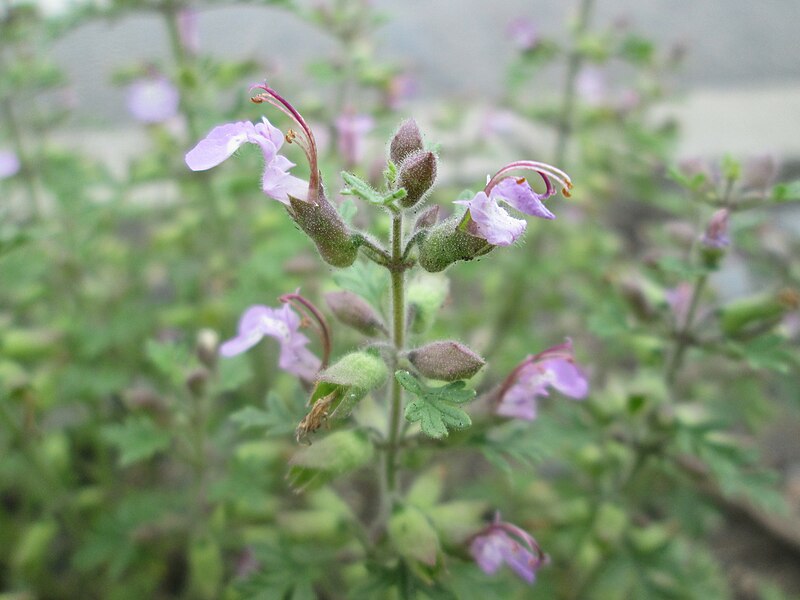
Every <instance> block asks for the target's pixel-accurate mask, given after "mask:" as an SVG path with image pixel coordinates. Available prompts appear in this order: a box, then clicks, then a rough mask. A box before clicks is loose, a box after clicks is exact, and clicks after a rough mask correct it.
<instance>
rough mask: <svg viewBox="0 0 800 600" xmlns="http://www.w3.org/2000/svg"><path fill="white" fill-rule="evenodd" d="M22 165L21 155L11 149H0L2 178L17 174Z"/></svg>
mask: <svg viewBox="0 0 800 600" xmlns="http://www.w3.org/2000/svg"><path fill="white" fill-rule="evenodd" d="M21 166H22V165H21V164H20V162H19V157H18V156H17V155H16V154H14V153H13V152H11V150H0V179H6V178H7V177H12V176H14V175H16V174H17V173H19V170H20V168H21Z"/></svg>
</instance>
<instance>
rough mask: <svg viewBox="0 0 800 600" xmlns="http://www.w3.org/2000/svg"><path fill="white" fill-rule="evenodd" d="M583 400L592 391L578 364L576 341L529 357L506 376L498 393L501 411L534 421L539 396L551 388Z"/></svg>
mask: <svg viewBox="0 0 800 600" xmlns="http://www.w3.org/2000/svg"><path fill="white" fill-rule="evenodd" d="M551 387H552V388H554V389H555V390H556V391H558V392H560V393H561V394H564V395H565V396H569V397H570V398H574V399H576V400H582V399H583V398H585V397H586V395H587V394H588V393H589V383H588V380H587V379H586V375H585V374H584V373H583V371H582V370H581V369H580V368H579V367H578V365H576V364H575V359H574V357H573V354H572V342H571V341H570V340H567V341H566V342H565V343H563V344H560V345H558V346H554V347H552V348H548V349H547V350H545V351H544V352H540V353H539V354H536V355H533V356H529V357H528V358H526V359H525V360H524V361H522V362H521V363H520V364H519V365H517V367H516V368H515V369H514V370H513V371H512V372H511V374H510V375H509V376H508V377H507V378H506V380H505V382H504V383H503V386H502V387H501V389H500V392H499V394H498V396H499V403H498V405H497V410H496V412H497V414H498V415H502V416H504V417H513V418H517V419H523V420H525V421H533V420H534V419H535V418H536V414H537V402H536V399H537V398H539V397H540V396H549V395H550V393H549V388H551Z"/></svg>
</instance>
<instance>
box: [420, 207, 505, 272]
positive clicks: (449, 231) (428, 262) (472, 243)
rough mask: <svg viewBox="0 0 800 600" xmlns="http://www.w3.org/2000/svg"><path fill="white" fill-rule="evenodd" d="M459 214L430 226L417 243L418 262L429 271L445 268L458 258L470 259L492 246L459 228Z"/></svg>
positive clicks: (484, 252) (490, 248) (485, 251)
mask: <svg viewBox="0 0 800 600" xmlns="http://www.w3.org/2000/svg"><path fill="white" fill-rule="evenodd" d="M460 222H461V216H460V215H454V216H452V217H450V218H449V219H446V220H444V221H442V222H441V223H439V224H438V225H436V226H435V227H432V228H431V229H430V232H429V233H428V235H427V236H425V239H424V240H422V241H421V242H420V243H419V264H420V266H421V267H422V268H423V269H425V270H426V271H428V272H430V273H438V272H439V271H443V270H445V269H446V268H447V267H449V266H450V265H452V264H453V263H454V262H456V261H459V260H472V259H473V258H475V257H477V256H481V255H483V254H486V253H487V252H488V251H490V250H492V249H493V248H494V246H491V245H490V244H488V242H487V241H486V240H485V239H483V238H480V237H477V236H474V235H471V234H470V233H467V232H466V231H463V230H461V229H459V227H458V225H459V223H460Z"/></svg>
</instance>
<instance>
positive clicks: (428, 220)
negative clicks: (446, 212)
mask: <svg viewBox="0 0 800 600" xmlns="http://www.w3.org/2000/svg"><path fill="white" fill-rule="evenodd" d="M438 221H439V205H438V204H434V205H433V206H429V207H428V208H426V209H425V210H423V211H422V212H421V213H420V214H419V216H418V217H417V221H416V223H414V233H416V232H417V231H420V230H422V229H430V228H431V227H433V226H434V225H436V223H437V222H438Z"/></svg>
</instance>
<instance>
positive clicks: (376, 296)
mask: <svg viewBox="0 0 800 600" xmlns="http://www.w3.org/2000/svg"><path fill="white" fill-rule="evenodd" d="M333 280H334V281H335V282H336V285H338V286H339V287H341V288H344V289H346V290H349V291H351V292H353V293H355V294H358V295H359V296H361V297H362V298H364V299H365V300H366V301H367V302H369V303H370V304H371V305H372V306H373V308H376V309H380V307H381V306H382V305H383V295H384V292H385V291H386V286H387V284H388V282H387V278H386V277H385V274H384V271H383V269H381V267H379V266H378V265H376V264H375V263H372V262H356V263H355V264H354V265H353V266H352V267H350V268H348V269H341V270H338V271H336V272H334V274H333Z"/></svg>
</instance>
